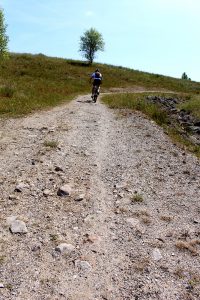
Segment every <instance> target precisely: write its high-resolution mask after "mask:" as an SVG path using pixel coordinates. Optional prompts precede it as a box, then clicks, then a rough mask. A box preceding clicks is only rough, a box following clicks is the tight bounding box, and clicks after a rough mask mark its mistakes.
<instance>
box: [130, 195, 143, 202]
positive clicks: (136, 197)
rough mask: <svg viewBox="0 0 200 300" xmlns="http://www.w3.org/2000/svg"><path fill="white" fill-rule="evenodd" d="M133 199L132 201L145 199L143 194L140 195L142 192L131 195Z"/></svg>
mask: <svg viewBox="0 0 200 300" xmlns="http://www.w3.org/2000/svg"><path fill="white" fill-rule="evenodd" d="M131 201H132V202H143V201H144V199H143V197H142V195H140V194H135V195H133V196H132V197H131Z"/></svg>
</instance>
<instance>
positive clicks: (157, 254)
mask: <svg viewBox="0 0 200 300" xmlns="http://www.w3.org/2000/svg"><path fill="white" fill-rule="evenodd" d="M152 256H153V260H155V261H159V260H161V259H162V254H161V253H160V250H159V249H157V248H155V249H154V250H153V253H152Z"/></svg>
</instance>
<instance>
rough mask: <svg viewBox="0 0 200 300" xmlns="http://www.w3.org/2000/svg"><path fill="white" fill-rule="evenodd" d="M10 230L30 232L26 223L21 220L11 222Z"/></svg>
mask: <svg viewBox="0 0 200 300" xmlns="http://www.w3.org/2000/svg"><path fill="white" fill-rule="evenodd" d="M10 231H11V232H12V233H21V234H24V233H27V232H28V230H27V227H26V224H25V223H24V222H23V221H20V220H13V221H12V222H11V225H10Z"/></svg>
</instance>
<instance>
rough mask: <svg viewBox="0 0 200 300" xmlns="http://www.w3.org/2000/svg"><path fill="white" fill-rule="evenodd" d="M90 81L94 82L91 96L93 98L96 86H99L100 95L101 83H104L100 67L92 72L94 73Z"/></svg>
mask: <svg viewBox="0 0 200 300" xmlns="http://www.w3.org/2000/svg"><path fill="white" fill-rule="evenodd" d="M90 82H92V84H93V86H92V96H91V98H93V96H94V92H95V86H97V88H98V95H99V91H100V85H101V83H102V74H101V73H100V71H99V69H96V70H95V72H94V73H92V75H91V77H90Z"/></svg>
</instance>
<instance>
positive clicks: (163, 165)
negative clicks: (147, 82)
mask: <svg viewBox="0 0 200 300" xmlns="http://www.w3.org/2000/svg"><path fill="white" fill-rule="evenodd" d="M89 99H90V96H89V95H86V96H81V97H79V98H77V99H75V100H74V101H73V102H71V103H70V104H69V105H66V106H60V107H57V108H55V109H53V110H50V111H46V112H40V113H36V114H34V115H31V116H28V117H25V118H20V119H15V120H13V119H9V120H1V122H0V123H1V131H0V154H1V155H0V168H1V173H0V193H1V196H0V204H1V206H0V221H1V225H0V251H1V252H0V299H17V300H18V299H19V300H22V299H23V300H27V299H28V300H29V299H30V300H43V299H45V300H47V299H48V300H52V299H67V300H122V299H123V300H146V299H162V300H175V299H180V300H184V299H200V261H199V251H200V236H199V235H200V204H199V199H200V164H199V161H198V160H197V159H196V158H195V157H194V156H192V155H191V154H189V153H186V152H184V151H182V150H180V149H178V148H177V147H176V146H175V145H173V143H172V142H171V141H170V140H169V138H168V137H167V136H166V135H165V134H164V133H163V130H162V129H161V128H159V127H158V126H157V125H156V124H155V123H154V122H152V121H150V120H148V119H146V118H145V117H144V116H143V115H142V114H140V113H132V112H129V111H126V110H124V111H114V110H110V109H108V108H107V107H105V106H104V105H103V104H101V103H100V102H99V101H98V102H97V103H96V104H94V103H91V102H90V101H89ZM63 186H64V187H63ZM61 187H63V189H62V188H61ZM59 189H60V193H59V192H58V190H59ZM62 190H65V193H69V195H68V196H67V195H63V196H60V195H61V194H62V193H64V191H63V192H62ZM57 193H58V194H59V195H58V194H57ZM15 232H19V233H15ZM20 232H21V233H20Z"/></svg>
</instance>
